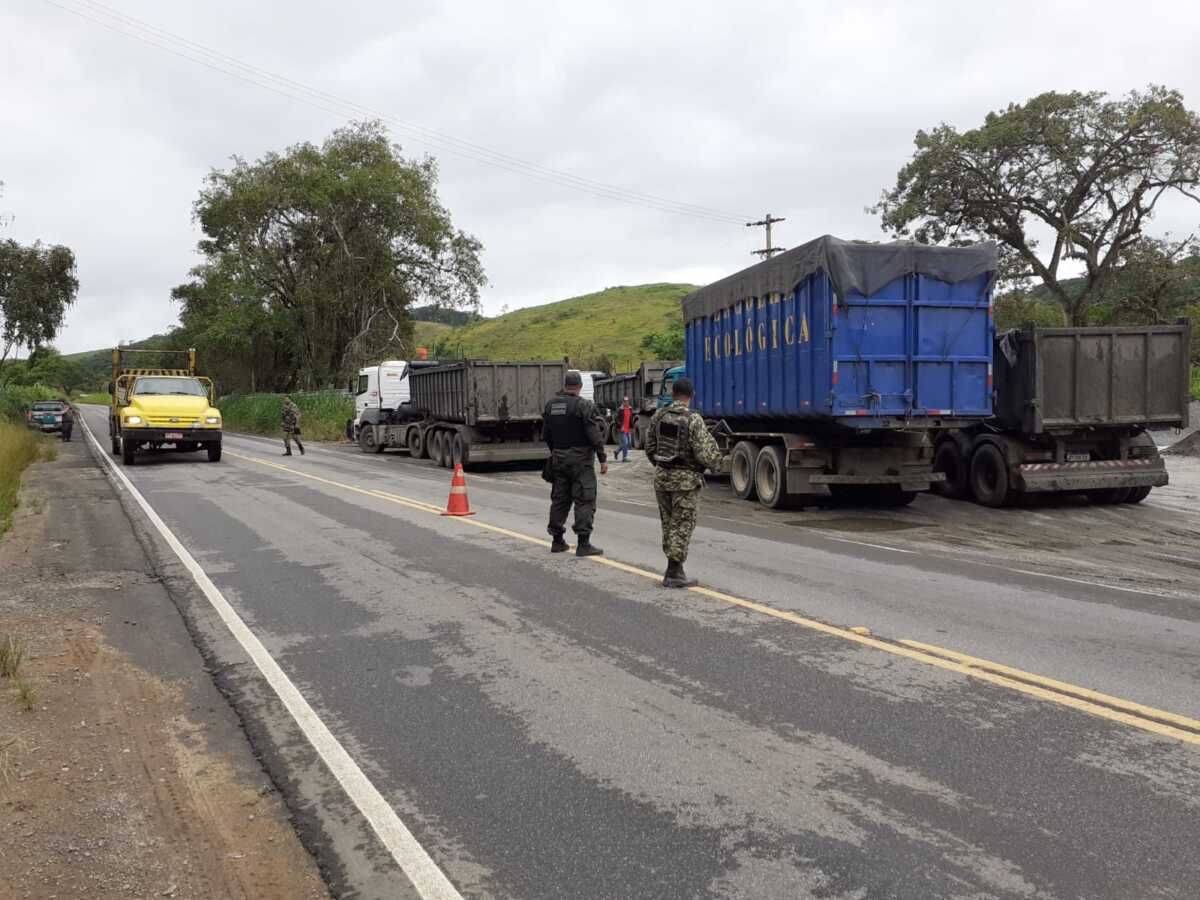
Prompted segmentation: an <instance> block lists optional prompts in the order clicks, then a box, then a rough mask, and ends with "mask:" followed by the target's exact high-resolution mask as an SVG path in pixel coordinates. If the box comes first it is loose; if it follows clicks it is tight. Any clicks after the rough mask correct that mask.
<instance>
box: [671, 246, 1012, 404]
mask: <svg viewBox="0 0 1200 900" xmlns="http://www.w3.org/2000/svg"><path fill="white" fill-rule="evenodd" d="M789 257H790V258H789ZM937 275H940V276H941V277H935V276H937ZM994 275H995V249H994V247H993V246H992V245H990V244H988V245H980V246H978V247H968V248H931V247H921V246H920V245H912V244H852V243H847V242H844V241H838V240H837V239H835V238H830V237H825V238H820V239H818V240H817V241H813V242H811V243H809V244H805V245H803V246H801V247H797V248H795V249H794V250H790V251H787V252H785V253H782V254H780V255H778V256H777V257H775V258H774V259H771V260H768V261H766V262H763V263H760V264H759V265H757V266H753V267H751V268H749V269H747V270H745V271H744V272H741V273H738V274H737V275H735V276H731V277H730V278H727V279H724V280H723V281H721V282H717V283H716V284H715V285H710V286H709V287H707V288H702V289H701V290H700V291H697V292H695V293H694V294H691V295H689V296H688V297H687V298H685V300H684V315H685V319H686V320H687V330H686V347H687V370H688V375H689V376H690V377H691V378H692V380H693V381H694V383H695V386H696V398H695V401H694V404H693V405H694V408H695V409H697V410H698V411H699V412H701V413H703V414H704V415H706V416H712V417H715V418H727V419H738V418H743V417H746V418H755V419H794V418H825V419H835V420H838V421H839V422H840V423H841V424H844V425H850V426H853V427H859V428H875V427H880V426H881V425H887V424H890V425H895V424H897V423H895V422H894V421H893V422H886V423H885V422H883V421H882V420H883V419H892V420H895V419H901V420H906V421H908V422H910V423H911V424H915V425H920V424H922V423H921V422H919V421H917V422H914V421H912V420H921V419H928V418H938V419H946V418H955V419H962V418H970V419H976V418H985V417H987V416H990V415H991V411H992V335H993V331H994V326H993V322H992V283H993V280H994ZM893 276H894V277H893ZM793 279H798V280H795V281H793ZM885 279H886V280H885ZM771 287H777V288H779V289H777V290H768V288H771ZM860 288H861V289H860ZM926 424H932V423H926Z"/></svg>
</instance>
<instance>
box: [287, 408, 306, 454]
mask: <svg viewBox="0 0 1200 900" xmlns="http://www.w3.org/2000/svg"><path fill="white" fill-rule="evenodd" d="M292 438H295V439H296V446H297V447H298V448H300V455H301V456H303V455H304V444H303V443H301V441H300V407H298V406H297V405H296V404H295V403H293V402H292V398H291V397H289V396H288V395H287V394H284V395H283V455H284V456H291V455H292Z"/></svg>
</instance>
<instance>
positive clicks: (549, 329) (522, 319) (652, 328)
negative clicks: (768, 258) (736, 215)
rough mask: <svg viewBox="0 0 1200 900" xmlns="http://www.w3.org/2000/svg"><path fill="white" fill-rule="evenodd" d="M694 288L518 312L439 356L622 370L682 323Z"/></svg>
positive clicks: (453, 336) (460, 331)
mask: <svg viewBox="0 0 1200 900" xmlns="http://www.w3.org/2000/svg"><path fill="white" fill-rule="evenodd" d="M692 290H695V288H694V286H692V285H690V284H643V285H638V286H635V287H612V288H607V289H606V290H603V291H598V292H597V293H595V294H585V295H584V296H582V297H572V298H570V299H569V300H560V301H558V302H557V303H547V304H545V305H542V306H530V307H526V308H524V309H518V310H515V311H513V312H510V313H507V314H506V315H503V316H497V317H496V318H494V319H484V320H482V321H480V322H475V323H473V324H471V325H467V326H464V327H462V328H456V329H454V330H453V331H451V332H450V333H449V334H447V335H446V336H445V337H444V338H443V340H442V341H441V343H440V345H438V346H436V347H435V348H431V349H434V350H435V352H436V355H438V356H443V357H446V356H476V357H484V358H487V359H498V360H506V359H561V358H562V357H564V356H568V357H570V358H571V362H572V364H573V365H577V366H582V367H590V366H593V365H594V364H595V360H596V359H597V358H599V357H601V356H607V357H608V358H609V360H610V361H612V363H613V364H614V365H615V366H616V367H617V368H618V369H622V368H629V367H632V364H633V363H635V362H636V361H640V360H641V358H642V356H643V355H644V354H643V351H642V349H641V343H642V338H643V337H645V336H646V335H648V334H653V333H656V332H662V331H666V330H667V329H669V328H670V327H671V326H672V325H678V324H679V323H680V322H681V321H682V320H681V311H680V307H679V301H680V300H681V299H682V298H683V296H684V295H685V294H687V293H688V292H689V291H692Z"/></svg>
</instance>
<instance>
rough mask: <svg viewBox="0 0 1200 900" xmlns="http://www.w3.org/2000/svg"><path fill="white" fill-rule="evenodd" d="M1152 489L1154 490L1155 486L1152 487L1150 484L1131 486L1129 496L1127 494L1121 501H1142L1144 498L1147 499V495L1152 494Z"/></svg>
mask: <svg viewBox="0 0 1200 900" xmlns="http://www.w3.org/2000/svg"><path fill="white" fill-rule="evenodd" d="M1152 490H1154V488H1152V487H1151V486H1150V485H1148V484H1145V485H1142V486H1141V487H1135V488H1130V489H1129V496H1127V497H1126V498H1125V499H1124V500H1122V501H1121V502H1122V503H1141V502H1142V501H1143V500H1145V499H1146V498H1147V497H1149V496H1150V492H1151V491H1152Z"/></svg>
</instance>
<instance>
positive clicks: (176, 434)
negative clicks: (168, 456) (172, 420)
mask: <svg viewBox="0 0 1200 900" xmlns="http://www.w3.org/2000/svg"><path fill="white" fill-rule="evenodd" d="M163 437H165V438H166V439H167V440H168V441H182V440H183V432H182V431H168V432H167V433H166V434H165V435H163Z"/></svg>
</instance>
